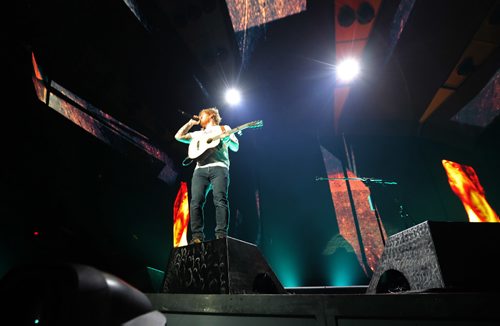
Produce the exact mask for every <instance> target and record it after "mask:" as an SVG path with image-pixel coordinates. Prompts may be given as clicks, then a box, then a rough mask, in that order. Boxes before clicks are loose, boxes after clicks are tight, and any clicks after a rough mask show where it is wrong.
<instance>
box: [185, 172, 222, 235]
mask: <svg viewBox="0 0 500 326" xmlns="http://www.w3.org/2000/svg"><path fill="white" fill-rule="evenodd" d="M228 188H229V169H227V168H224V167H220V166H215V167H206V168H198V169H195V170H194V172H193V177H192V179H191V201H190V204H189V214H190V223H191V235H192V238H193V239H194V238H197V239H200V240H204V238H205V235H204V233H203V228H204V212H203V208H204V206H205V202H206V199H207V195H208V192H209V191H210V190H212V195H213V199H214V206H215V223H216V226H215V236H216V238H221V237H225V236H227V231H228V228H229V202H228Z"/></svg>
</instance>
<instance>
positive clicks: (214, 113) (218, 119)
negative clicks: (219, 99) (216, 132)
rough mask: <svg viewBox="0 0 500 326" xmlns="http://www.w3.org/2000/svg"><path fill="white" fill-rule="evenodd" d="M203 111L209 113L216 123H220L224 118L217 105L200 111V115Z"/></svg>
mask: <svg viewBox="0 0 500 326" xmlns="http://www.w3.org/2000/svg"><path fill="white" fill-rule="evenodd" d="M202 113H206V114H208V116H209V117H210V118H211V119H212V120H213V122H215V123H216V124H219V123H220V122H221V120H222V118H221V117H220V114H219V110H218V109H217V108H215V107H213V108H206V109H203V110H201V111H200V113H199V115H198V116H201V114H202Z"/></svg>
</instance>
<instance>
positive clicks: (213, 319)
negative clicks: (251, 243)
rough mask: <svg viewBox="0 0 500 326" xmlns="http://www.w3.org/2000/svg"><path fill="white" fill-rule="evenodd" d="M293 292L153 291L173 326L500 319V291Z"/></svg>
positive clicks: (346, 325) (350, 325) (400, 324)
mask: <svg viewBox="0 0 500 326" xmlns="http://www.w3.org/2000/svg"><path fill="white" fill-rule="evenodd" d="M287 290H288V291H289V294H170V293H151V294H147V296H148V298H149V299H150V300H151V302H152V304H153V306H154V308H155V309H156V310H158V311H160V312H162V313H163V314H164V315H165V316H166V317H167V325H168V326H187V325H189V326H192V325H203V326H211V325H219V326H221V325H222V326H225V325H237V326H247V325H248V326H250V325H252V326H254V325H258V326H280V325H287V326H295V325H306V326H368V325H370V326H379V325H380V326H382V325H383V326H396V325H397V326H416V325H420V326H422V325H429V326H437V325H446V326H448V325H459V326H469V325H470V326H472V325H480V326H486V325H488V326H490V325H491V326H493V325H495V326H498V325H500V313H499V312H500V311H499V308H498V303H499V302H500V293H498V292H491V293H477V292H475V293H474V292H467V293H457V292H433V291H427V292H411V291H407V292H404V293H388V294H387V293H384V294H366V293H364V287H352V288H350V287H345V288H328V287H325V288H321V287H319V288H302V289H301V288H293V289H288V288H287Z"/></svg>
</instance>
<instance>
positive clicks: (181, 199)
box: [174, 181, 189, 248]
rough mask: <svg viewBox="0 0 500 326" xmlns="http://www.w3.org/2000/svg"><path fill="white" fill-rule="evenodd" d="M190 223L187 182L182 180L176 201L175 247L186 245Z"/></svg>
mask: <svg viewBox="0 0 500 326" xmlns="http://www.w3.org/2000/svg"><path fill="white" fill-rule="evenodd" d="M188 223H189V204H188V191H187V183H186V182H184V181H183V182H181V186H180V187H179V191H178V192H177V197H176V198H175V202H174V248H176V247H180V246H186V245H187V244H188V242H187V227H188Z"/></svg>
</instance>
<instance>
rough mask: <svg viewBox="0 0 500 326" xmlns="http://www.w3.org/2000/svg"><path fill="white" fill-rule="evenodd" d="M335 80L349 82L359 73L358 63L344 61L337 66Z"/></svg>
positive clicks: (353, 60)
mask: <svg viewBox="0 0 500 326" xmlns="http://www.w3.org/2000/svg"><path fill="white" fill-rule="evenodd" d="M336 70H337V79H339V80H340V81H342V82H350V81H351V80H353V79H355V78H356V77H357V76H358V75H359V72H360V66H359V62H358V61H357V60H355V59H352V58H350V59H345V60H343V61H342V62H340V63H339V64H338V65H337V69H336Z"/></svg>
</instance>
